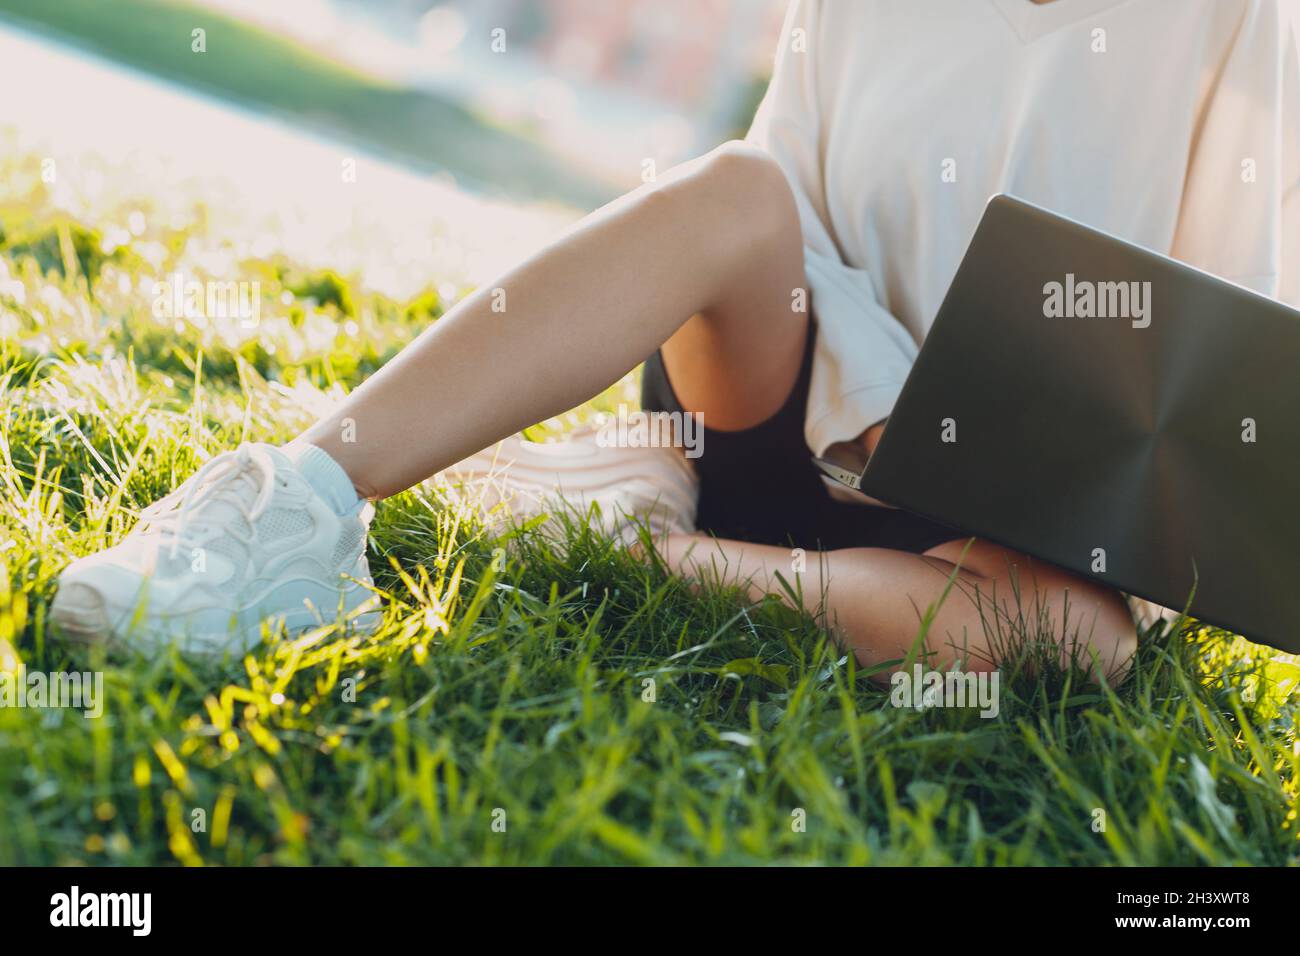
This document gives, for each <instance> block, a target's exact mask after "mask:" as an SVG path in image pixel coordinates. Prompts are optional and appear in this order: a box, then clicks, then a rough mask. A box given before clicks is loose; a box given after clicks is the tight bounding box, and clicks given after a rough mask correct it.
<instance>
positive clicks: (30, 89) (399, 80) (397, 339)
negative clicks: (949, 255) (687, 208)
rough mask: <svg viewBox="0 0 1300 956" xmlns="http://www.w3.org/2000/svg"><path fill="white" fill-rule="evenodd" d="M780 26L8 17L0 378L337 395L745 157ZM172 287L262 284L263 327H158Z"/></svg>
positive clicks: (87, 11)
mask: <svg viewBox="0 0 1300 956" xmlns="http://www.w3.org/2000/svg"><path fill="white" fill-rule="evenodd" d="M784 6H785V2H784V0H619V2H611V0H473V2H471V0H276V2H274V3H271V2H266V0H0V90H2V91H3V93H0V353H3V354H2V355H0V357H4V356H8V358H9V359H12V360H13V361H22V362H29V361H32V360H40V358H41V357H42V356H50V357H56V358H58V357H66V356H68V355H74V354H75V355H83V356H85V357H86V358H87V359H93V360H94V361H104V357H105V356H112V355H116V354H125V353H126V352H127V350H128V349H134V354H135V356H136V358H137V360H139V361H141V362H142V364H143V367H145V368H148V369H151V370H153V371H161V370H164V369H167V368H170V367H171V366H172V365H174V366H176V367H177V368H181V369H184V368H189V366H191V365H193V364H194V362H195V356H196V355H199V354H202V355H204V356H205V357H206V358H205V361H206V362H207V363H208V364H209V365H212V363H214V362H218V361H224V362H226V363H227V365H228V369H227V371H229V372H230V373H231V375H232V379H231V382H232V385H233V384H235V378H234V377H233V376H234V374H235V370H236V369H237V368H240V367H245V366H246V367H247V368H252V369H255V370H256V371H257V372H258V373H259V374H261V375H263V376H265V377H266V378H267V379H268V380H269V381H275V382H280V383H285V382H289V381H298V380H305V379H303V376H306V377H307V378H310V379H311V380H312V381H314V382H316V383H318V384H328V383H329V382H331V381H348V382H351V383H353V384H355V382H356V381H357V380H358V379H359V377H362V376H364V375H365V374H367V373H368V371H372V370H373V368H375V367H377V366H378V365H379V364H380V363H381V362H382V361H384V360H385V359H386V358H388V357H390V356H391V355H392V354H394V353H395V352H396V350H398V349H399V348H400V347H401V345H402V344H403V343H404V342H405V341H408V340H409V338H410V337H411V336H412V335H414V334H415V333H417V332H418V331H419V329H420V328H422V327H424V325H426V324H427V323H428V321H430V320H431V319H433V318H436V317H437V316H438V315H441V314H442V313H443V312H444V311H445V310H446V309H447V308H448V307H450V305H451V304H453V303H454V302H455V301H456V300H457V299H458V298H460V297H461V296H463V295H464V294H466V292H467V291H468V290H469V289H471V288H473V287H475V286H477V285H480V284H482V283H484V282H486V281H489V280H490V279H492V278H493V277H494V276H496V275H498V274H500V273H501V272H502V271H503V270H505V269H506V268H508V267H509V266H510V265H512V264H514V263H515V262H517V261H519V260H520V259H521V258H523V257H525V256H527V255H528V254H530V253H531V252H533V251H535V250H536V249H537V248H538V247H539V246H540V245H542V244H543V243H545V242H546V241H547V240H548V239H550V238H551V237H553V236H554V235H555V234H556V233H558V232H559V231H560V230H561V229H563V228H564V227H565V226H566V225H568V224H569V223H570V222H572V221H573V220H574V219H576V218H578V217H579V216H581V215H582V214H584V213H586V212H588V211H589V210H591V209H593V208H595V207H596V206H598V205H600V204H602V203H604V202H606V201H608V200H609V199H611V198H613V197H615V196H616V195H618V194H620V193H622V192H625V191H627V190H628V189H631V188H633V187H635V186H637V185H639V184H640V183H641V182H642V179H643V176H644V175H645V174H646V172H647V169H648V168H650V167H651V165H653V168H654V169H655V170H657V171H662V170H664V169H666V168H668V167H669V166H671V165H673V164H675V163H677V162H679V161H681V160H683V159H686V158H688V157H690V156H693V155H698V154H700V153H703V152H705V151H707V150H708V149H709V148H711V147H712V146H714V145H716V144H717V143H719V142H721V141H723V140H725V139H727V138H730V137H735V136H739V135H743V133H744V131H745V129H746V128H747V127H748V125H749V122H750V120H751V118H752V116H753V112H754V110H755V108H756V106H757V104H758V101H759V99H760V98H761V94H762V91H763V89H764V88H765V85H766V82H767V79H768V76H769V72H770V68H771V62H772V57H773V52H774V48H775V43H776V39H777V35H778V33H779V30H780V24H781V18H782V15H783V13H784ZM177 274H182V275H184V276H185V277H186V278H187V279H194V280H198V281H200V282H207V283H220V282H228V281H249V282H256V283H258V288H259V290H260V293H259V294H260V297H261V302H260V304H261V316H262V318H261V321H260V322H259V323H258V324H257V325H256V326H255V327H246V326H243V325H240V324H239V323H232V322H223V321H221V320H220V319H219V318H217V317H212V316H206V315H198V314H196V315H187V316H184V317H180V318H176V319H173V318H172V317H167V316H163V317H159V316H156V315H154V314H153V305H154V301H155V298H156V297H155V295H154V293H153V290H154V288H155V287H156V286H157V285H158V284H159V283H161V282H167V281H168V280H169V279H170V278H171V277H173V276H176V275H177ZM146 339H147V340H148V341H149V346H148V348H145V347H144V345H143V343H144V341H145V340H146ZM218 357H224V358H220V359H219V358H218ZM240 363H243V365H241V364H240ZM312 370H314V371H312ZM240 387H247V382H246V381H245V382H242V383H240ZM634 396H635V389H634V385H633V383H632V379H630V378H629V380H627V381H625V382H624V383H622V385H621V386H620V390H619V392H618V397H619V398H620V400H621V398H623V397H629V398H634Z"/></svg>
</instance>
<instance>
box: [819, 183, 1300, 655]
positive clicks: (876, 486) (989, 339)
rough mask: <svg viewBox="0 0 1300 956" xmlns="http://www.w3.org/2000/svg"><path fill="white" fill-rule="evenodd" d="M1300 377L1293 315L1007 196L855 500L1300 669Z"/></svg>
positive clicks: (976, 247)
mask: <svg viewBox="0 0 1300 956" xmlns="http://www.w3.org/2000/svg"><path fill="white" fill-rule="evenodd" d="M1298 364H1300V313H1298V312H1296V311H1294V310H1292V309H1289V308H1287V307H1286V306H1284V305H1282V304H1281V303H1279V302H1276V301H1274V300H1272V299H1270V298H1267V297H1266V296H1261V295H1258V294H1256V293H1254V292H1251V291H1249V290H1247V289H1244V288H1241V287H1239V286H1236V285H1233V284H1231V283H1229V282H1225V281H1223V280H1221V279H1218V278H1215V277H1214V276H1211V275H1209V274H1208V273H1205V272H1201V271H1199V270H1197V269H1194V268H1192V267H1190V266H1187V265H1184V264H1183V263H1180V262H1177V261H1175V260H1173V259H1170V258H1168V257H1166V256H1163V255H1159V254H1157V253H1154V252H1151V251H1149V250H1146V249H1143V248H1141V247H1139V246H1135V245H1132V244H1130V243H1127V242H1124V241H1122V240H1119V239H1116V238H1114V237H1112V236H1108V235H1106V234H1105V233H1102V232H1098V231H1096V230H1093V229H1090V228H1088V227H1086V226H1083V225H1081V224H1079V223H1077V222H1074V221H1072V220H1069V219H1065V218H1062V217H1060V216H1056V215H1053V214H1052V213H1049V212H1047V211H1046V210H1044V209H1040V208H1038V207H1036V206H1033V205H1030V204H1029V203H1026V202H1023V201H1020V200H1017V199H1014V198H1011V197H1009V196H995V197H993V199H992V200H991V201H990V202H989V205H988V207H987V209H986V210H985V213H984V216H983V218H982V219H981V221H980V224H979V227H978V229H977V231H976V233H975V236H974V239H973V240H972V241H971V244H970V247H969V249H968V250H967V252H966V255H965V257H964V258H963V260H962V263H961V266H960V268H959V269H958V271H957V274H956V276H955V277H954V279H953V281H952V285H951V287H950V288H949V290H948V294H947V296H946V297H945V299H944V301H943V304H942V305H941V307H940V309H939V313H938V315H937V317H936V318H935V321H934V324H933V326H932V328H931V330H930V332H929V335H928V336H927V337H926V339H925V343H924V345H923V347H922V349H921V351H920V355H919V356H918V358H917V360H916V363H915V365H914V366H913V368H912V371H911V374H910V375H909V376H908V379H907V382H906V384H905V385H904V387H903V390H902V394H901V395H900V397H899V400H898V402H897V404H896V406H895V408H894V411H893V413H892V415H891V416H890V419H889V425H888V427H887V428H886V429H885V431H884V434H883V436H882V438H881V441H880V443H879V445H878V446H877V447H876V449H875V452H874V453H873V455H872V457H871V460H870V463H869V464H868V466H867V468H866V471H865V472H864V473H863V474H862V475H861V476H857V475H848V476H847V477H848V479H849V480H848V481H846V483H847V484H850V485H853V484H854V481H853V479H855V478H857V479H859V480H858V482H857V485H858V487H860V490H862V491H863V492H865V493H866V494H869V495H873V496H875V497H877V498H879V499H881V500H882V501H887V502H889V503H891V504H894V505H897V506H898V507H901V508H905V509H907V510H909V511H914V512H916V513H918V514H920V515H924V516H926V517H929V518H932V519H934V520H937V521H940V522H943V523H946V524H949V525H952V526H953V527H955V528H958V529H960V530H961V531H962V532H964V533H969V534H972V535H975V536H978V537H982V538H987V539H989V540H991V541H994V542H997V543H999V544H1002V545H1004V546H1007V547H1010V548H1014V549H1016V550H1019V551H1024V552H1026V553H1028V554H1031V555H1034V556H1036V557H1039V558H1042V559H1044V560H1046V561H1049V562H1051V563H1053V564H1057V565H1059V566H1061V567H1064V568H1068V569H1070V570H1072V571H1075V572H1077V573H1079V574H1082V575H1087V576H1091V577H1095V578H1098V579H1100V580H1103V581H1105V582H1107V583H1108V584H1110V585H1112V586H1114V587H1116V588H1119V589H1121V590H1124V591H1127V592H1129V593H1132V594H1135V595H1138V596H1139V597H1144V598H1147V599H1149V600H1152V601H1155V602H1157V603H1159V604H1163V605H1165V606H1168V607H1174V608H1182V607H1183V606H1184V605H1185V604H1186V603H1187V599H1188V597H1189V595H1191V594H1192V590H1193V584H1195V596H1194V599H1193V601H1192V604H1191V613H1192V614H1193V615H1195V616H1196V617H1198V618H1199V619H1201V620H1203V621H1205V622H1207V623H1210V624H1215V625H1218V626H1221V627H1224V628H1227V629H1229V630H1231V631H1234V632H1236V633H1239V634H1242V635H1245V636H1246V637H1249V638H1251V639H1252V640H1256V641H1260V642H1263V643H1267V644H1271V645H1273V646H1276V647H1279V648H1283V649H1285V650H1288V651H1293V652H1294V651H1300V599H1297V593H1296V592H1297V590H1300V588H1298V587H1297V582H1300V536H1298V535H1297V523H1296V521H1295V520H1294V517H1295V514H1296V510H1297V508H1298V507H1300V374H1297V365H1298ZM838 477H840V479H841V480H844V476H838Z"/></svg>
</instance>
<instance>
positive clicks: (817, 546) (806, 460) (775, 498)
mask: <svg viewBox="0 0 1300 956" xmlns="http://www.w3.org/2000/svg"><path fill="white" fill-rule="evenodd" d="M815 334H816V333H815V331H812V330H811V328H810V332H809V335H808V340H807V343H806V345H805V346H804V357H803V366H802V368H801V369H800V371H799V379H798V381H797V382H796V383H795V386H794V389H793V390H792V391H791V392H790V396H789V397H788V398H787V399H786V401H785V404H784V405H783V406H782V407H781V409H780V410H779V411H778V412H777V413H776V414H775V415H773V416H772V417H771V418H769V419H768V420H767V421H765V422H763V423H761V424H759V425H755V426H754V427H753V428H746V429H744V430H742V431H716V430H714V429H710V428H709V427H708V425H707V423H706V424H705V426H704V428H703V430H702V435H703V445H702V453H701V455H700V457H698V458H693V459H691V463H692V464H693V465H694V467H695V471H696V474H698V475H699V478H700V503H699V511H698V514H697V517H696V525H697V526H698V528H699V529H700V530H701V531H705V532H708V533H711V534H714V535H716V536H717V537H719V538H734V539H738V540H740V541H753V542H755V543H759V544H775V545H783V546H785V547H796V548H806V549H808V550H832V549H835V548H853V547H871V548H893V549H894V550H898V551H912V552H916V553H918V554H919V553H920V552H922V551H926V550H928V549H930V548H933V547H934V546H935V545H937V544H942V543H943V542H945V541H954V540H958V539H961V538H963V535H962V534H961V533H960V532H958V531H954V530H953V529H952V528H948V527H946V526H944V525H941V524H938V523H936V522H933V521H930V520H928V519H926V518H922V517H920V516H919V515H914V514H911V513H910V512H907V511H899V510H897V509H894V508H882V507H879V506H876V505H869V504H853V503H851V502H845V501H837V500H836V499H834V498H832V497H831V495H830V492H829V491H828V490H827V488H826V485H825V483H824V482H823V481H822V478H821V472H820V471H818V470H817V466H816V465H814V464H813V463H812V452H811V451H810V450H809V448H808V445H807V443H806V442H805V441H804V417H805V413H806V412H807V408H808V385H809V383H810V382H811V381H812V358H813V342H814V336H815ZM641 407H642V408H643V409H644V410H645V411H648V412H649V411H655V412H679V413H681V412H684V411H685V409H683V408H682V406H681V403H680V402H679V401H678V400H677V394H676V393H675V392H674V391H673V387H672V383H671V382H669V381H668V373H667V370H666V369H665V368H664V363H663V357H662V356H661V355H660V354H659V353H658V352H655V354H654V355H652V356H651V357H650V358H649V359H648V360H647V361H646V363H645V371H644V373H643V377H642V379H641Z"/></svg>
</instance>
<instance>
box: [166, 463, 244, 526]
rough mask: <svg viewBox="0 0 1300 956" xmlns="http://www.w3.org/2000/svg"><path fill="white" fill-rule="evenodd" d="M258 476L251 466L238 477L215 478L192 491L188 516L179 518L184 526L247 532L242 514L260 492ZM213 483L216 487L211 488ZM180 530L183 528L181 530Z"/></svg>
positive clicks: (220, 476) (221, 476) (219, 476)
mask: <svg viewBox="0 0 1300 956" xmlns="http://www.w3.org/2000/svg"><path fill="white" fill-rule="evenodd" d="M259 479H260V473H259V472H258V470H257V469H256V468H254V467H252V466H249V467H247V468H244V469H243V471H241V472H239V473H238V474H233V475H232V474H226V475H217V476H214V477H213V478H210V479H209V480H208V481H207V482H205V483H204V486H203V487H200V488H198V489H196V490H195V492H194V493H195V495H196V496H198V500H196V501H194V502H192V503H191V505H190V510H189V514H188V515H186V517H185V518H184V519H183V521H184V523H185V525H190V524H192V523H195V522H201V523H203V524H217V525H222V526H227V527H229V526H231V525H234V526H237V527H238V528H239V529H240V530H241V531H242V532H244V533H247V532H248V531H250V530H251V529H250V527H249V524H248V519H247V517H246V515H247V514H248V510H249V509H250V508H251V507H252V506H253V502H254V501H256V500H257V495H258V492H259V491H260V490H261V484H260V480H259ZM213 483H219V484H220V486H221V487H220V488H216V489H212V488H211V487H210V486H211V484H213ZM182 530H183V529H182Z"/></svg>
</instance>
